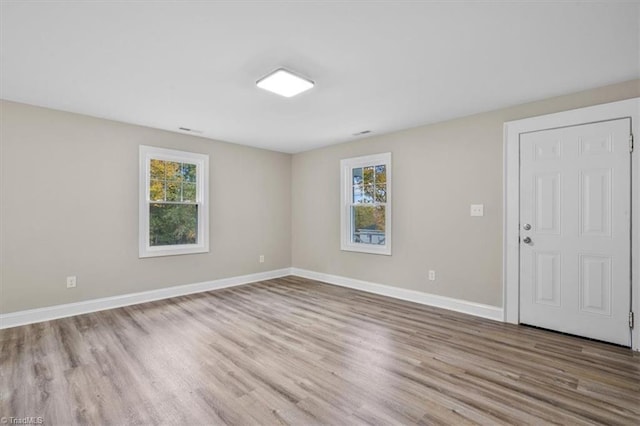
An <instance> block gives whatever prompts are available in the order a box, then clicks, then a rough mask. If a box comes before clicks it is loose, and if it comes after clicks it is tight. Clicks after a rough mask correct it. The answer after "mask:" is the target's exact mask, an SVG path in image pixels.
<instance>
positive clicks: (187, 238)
mask: <svg viewBox="0 0 640 426" xmlns="http://www.w3.org/2000/svg"><path fill="white" fill-rule="evenodd" d="M197 233H198V206H197V205H196V204H160V203H152V204H150V205H149V245H151V246H167V245H175V244H196V242H197Z"/></svg>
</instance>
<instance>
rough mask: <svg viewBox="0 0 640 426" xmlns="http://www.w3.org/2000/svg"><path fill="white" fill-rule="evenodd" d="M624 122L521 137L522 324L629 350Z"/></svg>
mask: <svg viewBox="0 0 640 426" xmlns="http://www.w3.org/2000/svg"><path fill="white" fill-rule="evenodd" d="M630 125H631V123H630V119H619V120H611V121H604V122H599V123H590V124H583V125H579V126H571V127H564V128H559V129H550V130H542V131H537V132H531V133H525V134H521V135H520V161H521V162H520V322H521V323H524V324H530V325H535V326H539V327H544V328H549V329H553V330H558V331H562V332H565V333H571V334H576V335H579V336H584V337H590V338H594V339H598V340H604V341H607V342H611V343H617V344H620V345H627V346H628V345H630V342H631V334H630V328H629V312H630V303H631V294H630V293H631V274H630V272H631V263H630V257H631V154H630V144H629V135H630Z"/></svg>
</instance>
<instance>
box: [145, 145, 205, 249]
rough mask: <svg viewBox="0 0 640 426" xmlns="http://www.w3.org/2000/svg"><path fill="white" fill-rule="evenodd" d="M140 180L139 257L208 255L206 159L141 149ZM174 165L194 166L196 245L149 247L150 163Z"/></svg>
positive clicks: (155, 149)
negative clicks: (172, 162)
mask: <svg viewBox="0 0 640 426" xmlns="http://www.w3.org/2000/svg"><path fill="white" fill-rule="evenodd" d="M139 159H140V167H139V169H140V180H139V201H140V204H139V208H138V211H139V232H138V234H139V257H140V258H145V257H157V256H174V255H181V254H193V253H207V252H209V156H208V155H207V154H197V153H193V152H187V151H178V150H173V149H166V148H157V147H154V146H147V145H140V157H139ZM152 159H154V160H163V161H174V162H179V163H189V164H195V165H196V201H195V204H197V205H198V236H197V240H196V241H197V242H196V243H195V244H178V245H166V246H151V245H150V244H149V204H150V203H152V201H151V199H150V197H149V186H150V183H151V177H150V168H151V160H152Z"/></svg>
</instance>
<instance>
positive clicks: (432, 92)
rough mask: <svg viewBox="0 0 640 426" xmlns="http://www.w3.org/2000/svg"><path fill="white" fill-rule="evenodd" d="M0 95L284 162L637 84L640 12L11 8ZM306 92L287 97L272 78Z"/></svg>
mask: <svg viewBox="0 0 640 426" xmlns="http://www.w3.org/2000/svg"><path fill="white" fill-rule="evenodd" d="M0 12H1V22H0V25H1V30H0V31H1V33H0V36H1V39H0V47H1V53H0V55H1V56H0V60H1V68H0V71H1V80H0V84H1V87H0V97H2V98H3V99H8V100H13V101H18V102H24V103H28V104H34V105H40V106H45V107H50V108H55V109H60V110H65V111H72V112H77V113H82V114H88V115H92V116H97V117H104V118H108V119H113V120H119V121H124V122H128V123H135V124H141V125H144V126H150V127H157V128H161V129H166V130H171V131H179V130H178V128H179V127H188V128H193V129H198V130H201V131H202V132H203V133H202V136H204V137H207V138H212V139H218V140H225V141H229V142H234V143H240V144H246V145H251V146H256V147H262V148H267V149H272V150H277V151H283V152H291V153H293V152H300V151H305V150H309V149H312V148H317V147H320V146H324V145H329V144H333V143H338V142H344V141H348V140H352V139H355V138H356V137H355V136H352V135H353V133H356V132H360V131H362V130H371V131H372V134H381V133H388V132H391V131H395V130H399V129H403V128H408V127H413V126H417V125H421V124H426V123H433V122H437V121H442V120H446V119H450V118H454V117H459V116H464V115H468V114H473V113H477V112H481V111H486V110H491V109H496V108H501V107H505V106H509V105H514V104H519V103H524V102H528V101H533V100H537V99H543V98H547V97H550V96H555V95H561V94H565V93H570V92H574V91H579V90H584V89H588V88H592V87H597V86H602V85H606V84H610V83H616V82H620V81H625V80H630V79H633V78H638V77H640V27H639V22H640V3H639V2H617V3H616V2H612V1H608V2H602V3H593V2H589V3H585V2H581V3H576V2H571V3H567V2H560V1H556V2H543V3H537V4H535V3H530V2H521V1H520V2H449V3H445V2H416V1H412V2H401V1H375V2H374V1H370V2H367V1H348V2H347V1H342V2H340V1H333V2H301V1H298V2H291V1H289V2H284V1H279V2H277V1H259V2H243V1H235V2H231V1H228V2H202V1H199V2H190V1H173V2H161V1H156V2H153V1H137V2H133V1H130V2H104V1H102V2H91V1H86V2H60V1H57V2H56V1H51V2H28V1H20V2H7V1H4V0H3V1H2V5H1V10H0ZM282 66H283V67H286V68H290V69H291V70H293V71H296V72H297V73H300V74H302V75H305V76H307V77H309V78H311V79H312V80H314V81H315V82H316V86H315V87H314V88H313V89H312V90H310V91H308V92H305V93H303V94H301V95H299V96H297V97H294V98H290V99H286V98H282V97H279V96H277V95H274V94H272V93H269V92H266V91H264V90H261V89H259V88H257V87H256V86H255V81H256V80H258V79H259V78H260V77H262V76H264V75H265V74H267V73H268V72H270V71H272V70H273V69H275V68H278V67H282Z"/></svg>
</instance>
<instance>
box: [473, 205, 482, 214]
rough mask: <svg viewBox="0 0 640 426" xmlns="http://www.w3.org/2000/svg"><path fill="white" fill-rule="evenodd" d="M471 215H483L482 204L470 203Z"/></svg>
mask: <svg viewBox="0 0 640 426" xmlns="http://www.w3.org/2000/svg"><path fill="white" fill-rule="evenodd" d="M471 216H484V204H471Z"/></svg>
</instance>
